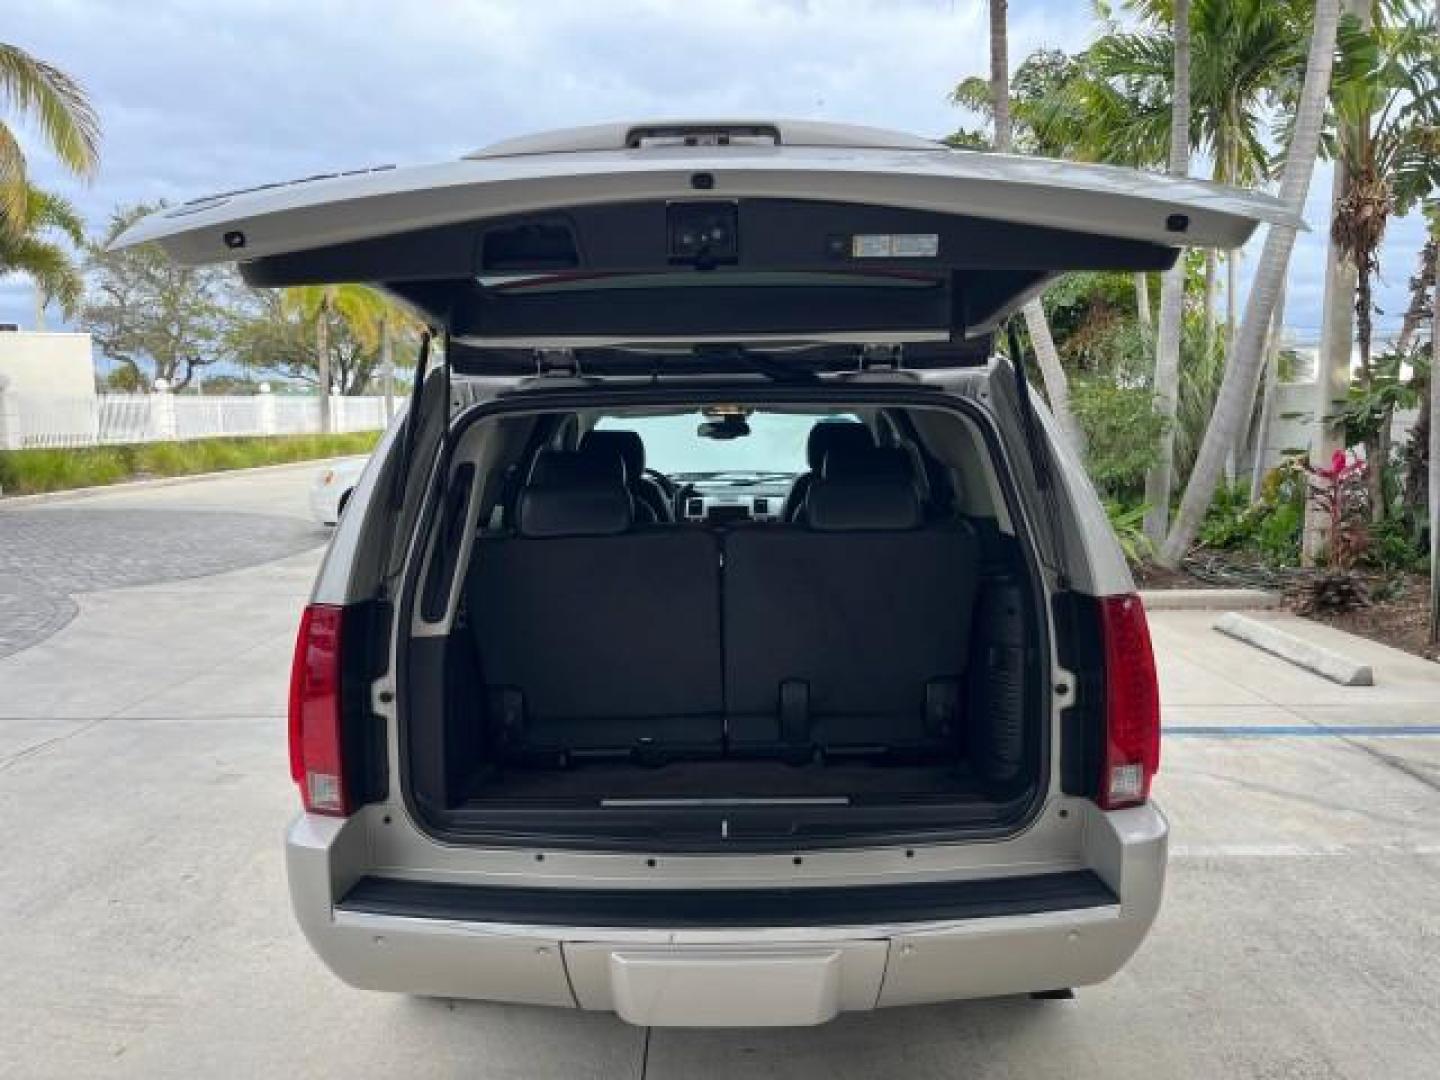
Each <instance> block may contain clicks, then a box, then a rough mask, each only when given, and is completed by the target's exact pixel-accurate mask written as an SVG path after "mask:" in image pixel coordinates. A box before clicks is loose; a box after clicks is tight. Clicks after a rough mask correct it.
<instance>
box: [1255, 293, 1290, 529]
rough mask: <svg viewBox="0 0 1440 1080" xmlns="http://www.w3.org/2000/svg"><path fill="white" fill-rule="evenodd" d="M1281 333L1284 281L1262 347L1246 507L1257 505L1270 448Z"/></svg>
mask: <svg viewBox="0 0 1440 1080" xmlns="http://www.w3.org/2000/svg"><path fill="white" fill-rule="evenodd" d="M1284 330H1285V282H1284V281H1281V282H1280V295H1279V296H1278V297H1277V298H1276V300H1275V315H1274V318H1272V319H1271V320H1270V340H1269V341H1268V342H1267V343H1266V346H1265V388H1264V392H1263V393H1262V395H1261V397H1260V419H1259V420H1258V421H1257V422H1256V424H1255V438H1254V441H1253V442H1252V444H1251V445H1252V446H1253V447H1254V450H1253V452H1252V455H1251V460H1250V505H1251V506H1255V505H1257V504H1258V503H1259V502H1260V495H1261V490H1260V489H1261V488H1262V487H1263V486H1264V481H1265V473H1266V468H1265V466H1266V459H1265V454H1266V451H1267V450H1268V449H1269V447H1270V425H1271V424H1272V423H1273V422H1274V420H1273V417H1274V412H1275V394H1276V390H1277V385H1278V383H1279V382H1280V340H1281V335H1282V334H1283V332H1284Z"/></svg>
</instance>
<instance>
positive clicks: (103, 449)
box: [0, 431, 380, 495]
mask: <svg viewBox="0 0 1440 1080" xmlns="http://www.w3.org/2000/svg"><path fill="white" fill-rule="evenodd" d="M379 438H380V433H379V432H378V431H357V432H345V433H342V434H338V435H276V436H271V437H259V436H256V437H242V438H228V439H196V440H194V441H193V442H167V443H135V444H131V445H125V446H87V447H79V448H76V449H70V450H48V449H47V450H7V451H0V491H3V492H4V493H5V494H6V495H30V494H37V493H39V492H45V491H67V490H69V489H71V488H79V487H98V486H101V485H104V484H114V483H117V482H119V481H122V480H130V479H136V478H140V477H147V476H189V475H193V474H196V473H206V472H223V471H226V470H229V469H248V468H254V467H256V466H260V465H283V464H286V463H288V462H292V461H307V460H310V459H312V458H325V457H342V456H345V455H349V454H368V453H369V452H370V451H371V450H372V449H374V447H375V443H376V442H377V441H378V440H379Z"/></svg>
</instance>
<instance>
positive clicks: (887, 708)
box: [724, 449, 980, 756]
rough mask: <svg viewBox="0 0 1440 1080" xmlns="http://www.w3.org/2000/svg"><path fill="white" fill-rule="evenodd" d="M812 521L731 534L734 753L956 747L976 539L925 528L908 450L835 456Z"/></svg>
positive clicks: (953, 528)
mask: <svg viewBox="0 0 1440 1080" xmlns="http://www.w3.org/2000/svg"><path fill="white" fill-rule="evenodd" d="M806 517H807V520H808V525H807V526H805V527H801V526H794V525H792V526H774V525H772V526H768V527H759V526H757V527H753V528H747V529H736V530H734V531H733V532H731V533H730V534H729V536H728V537H727V538H726V543H725V584H724V635H725V698H726V709H727V714H728V715H727V724H728V735H729V742H730V746H731V747H732V748H733V749H734V750H736V751H739V752H746V751H750V752H756V753H774V752H776V751H780V752H788V753H791V754H798V755H800V756H804V755H806V754H808V753H810V752H812V751H813V750H814V749H816V748H819V749H823V750H825V751H826V752H831V751H840V752H862V753H863V752H873V751H878V750H880V749H882V748H884V749H887V750H897V749H899V750H905V749H915V750H922V749H931V748H933V749H937V750H938V749H941V748H944V747H946V746H953V744H954V739H955V736H956V732H957V731H958V723H959V709H960V703H961V700H962V696H961V687H962V678H963V675H964V672H965V666H966V660H967V655H968V648H969V634H970V624H971V617H972V607H973V605H974V601H975V590H976V585H977V581H978V578H979V570H980V550H979V543H978V541H977V538H976V536H975V533H974V532H973V530H972V529H971V528H970V527H969V526H968V525H966V524H964V523H959V522H956V523H947V524H944V525H934V526H927V525H925V524H924V517H923V513H922V507H921V503H920V499H919V496H918V493H917V489H916V485H915V481H914V476H913V474H912V472H911V469H910V465H909V459H908V458H907V457H906V456H905V454H904V453H903V451H898V450H881V449H871V450H868V451H863V452H860V451H854V452H852V451H849V450H846V451H841V452H840V453H839V454H838V455H837V456H835V457H832V458H829V459H827V461H826V464H825V470H824V474H823V475H822V476H821V477H820V478H819V479H817V480H815V481H814V483H813V484H812V485H811V488H810V492H809V495H808V498H807V510H806Z"/></svg>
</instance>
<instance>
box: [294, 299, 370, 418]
mask: <svg viewBox="0 0 1440 1080" xmlns="http://www.w3.org/2000/svg"><path fill="white" fill-rule="evenodd" d="M281 305H282V308H283V309H284V310H286V311H287V312H288V313H289V314H292V315H298V316H299V317H300V318H302V319H304V320H305V321H306V322H314V324H315V366H316V376H317V378H316V381H317V383H318V384H319V389H320V430H321V431H322V432H325V433H328V432H329V431H330V429H331V426H332V425H331V416H330V394H331V392H332V390H333V389H334V388H333V387H332V386H331V384H330V322H331V319H334V318H338V319H340V320H341V321H342V322H343V323H344V324H345V326H346V328H347V329H348V330H349V331H350V333H351V334H352V335H354V337H355V339H356V340H357V341H359V342H360V344H361V346H362V347H364V348H366V349H373V348H375V347H376V346H377V345H378V344H379V342H380V326H381V321H382V318H383V314H382V313H383V311H384V307H385V300H384V299H383V298H382V297H381V295H380V294H379V293H378V292H376V291H375V290H374V289H371V288H369V287H367V286H365V285H299V286H296V287H294V288H290V289H286V290H285V291H284V294H283V295H282V297H281Z"/></svg>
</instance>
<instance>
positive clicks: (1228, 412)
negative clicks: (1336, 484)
mask: <svg viewBox="0 0 1440 1080" xmlns="http://www.w3.org/2000/svg"><path fill="white" fill-rule="evenodd" d="M1339 16H1340V12H1339V3H1338V0H1316V2H1315V26H1314V31H1313V32H1312V34H1311V38H1310V52H1309V56H1308V58H1307V60H1306V64H1305V83H1304V87H1303V88H1302V90H1301V92H1300V105H1299V108H1298V109H1297V110H1296V116H1295V132H1294V135H1293V136H1292V138H1291V140H1290V147H1289V149H1288V150H1287V151H1286V155H1285V175H1284V179H1283V180H1282V181H1281V184H1280V201H1281V202H1283V203H1284V204H1285V206H1286V207H1287V208H1288V209H1289V210H1291V211H1292V212H1293V213H1294V214H1295V215H1296V216H1297V217H1298V216H1299V214H1300V213H1301V212H1302V211H1303V210H1304V207H1305V195H1306V193H1307V192H1308V191H1309V190H1310V177H1311V175H1312V174H1313V173H1314V171H1315V158H1316V155H1317V153H1318V151H1319V149H1320V124H1321V121H1322V119H1323V118H1324V115H1325V102H1326V98H1327V96H1328V94H1329V89H1330V70H1331V67H1332V66H1333V64H1334V60H1335V30H1336V24H1337V23H1338V21H1339ZM1294 246H1295V229H1294V228H1292V227H1289V226H1284V225H1271V226H1270V228H1269V231H1268V232H1267V233H1266V236H1265V247H1264V248H1263V250H1262V251H1261V253H1260V262H1259V264H1258V265H1257V266H1256V270H1255V283H1254V285H1253V286H1252V287H1251V289H1250V296H1249V299H1248V300H1247V302H1246V304H1245V318H1244V319H1243V320H1242V321H1241V323H1240V333H1239V335H1238V336H1237V337H1236V341H1235V355H1234V356H1233V357H1232V358H1231V362H1230V363H1229V364H1227V365H1226V367H1225V378H1224V380H1223V381H1222V382H1221V384H1220V394H1219V397H1218V398H1217V400H1216V402H1215V411H1214V412H1213V413H1212V414H1211V416H1210V423H1209V425H1208V426H1207V427H1206V428H1205V438H1204V440H1203V441H1202V443H1201V444H1200V453H1199V455H1198V456H1197V457H1196V460H1195V467H1194V469H1192V470H1191V473H1190V482H1189V484H1187V485H1186V488H1185V496H1184V498H1183V499H1182V500H1181V502H1180V511H1179V513H1178V514H1177V515H1176V517H1175V525H1174V527H1173V528H1172V529H1171V530H1170V535H1169V536H1167V537H1166V538H1165V543H1164V546H1163V547H1161V549H1160V553H1159V556H1158V557H1159V561H1160V562H1161V564H1163V565H1165V566H1168V567H1175V566H1178V565H1179V563H1180V559H1181V558H1182V557H1183V556H1184V554H1185V552H1186V551H1188V550H1189V549H1190V545H1191V544H1192V543H1194V541H1195V535H1196V533H1197V532H1199V530H1200V523H1201V521H1202V520H1203V519H1204V517H1205V512H1206V511H1207V510H1209V508H1210V500H1211V499H1212V498H1214V495H1215V486H1216V484H1218V483H1219V480H1220V471H1221V468H1222V467H1223V465H1224V463H1225V453H1226V450H1227V449H1228V448H1229V447H1230V446H1232V445H1234V442H1235V433H1236V431H1237V430H1238V429H1239V426H1240V423H1241V420H1242V416H1243V413H1244V412H1245V411H1246V410H1248V409H1249V408H1250V406H1251V403H1252V402H1253V401H1254V400H1255V384H1256V380H1257V378H1258V377H1259V374H1260V363H1261V360H1262V353H1263V347H1264V344H1265V331H1266V329H1267V327H1268V326H1269V325H1270V319H1271V316H1272V315H1273V313H1274V311H1275V302H1276V300H1277V299H1278V298H1279V294H1280V287H1281V283H1282V282H1283V281H1284V279H1285V272H1286V268H1287V267H1288V266H1289V263H1290V252H1291V249H1292V248H1293V247H1294Z"/></svg>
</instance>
